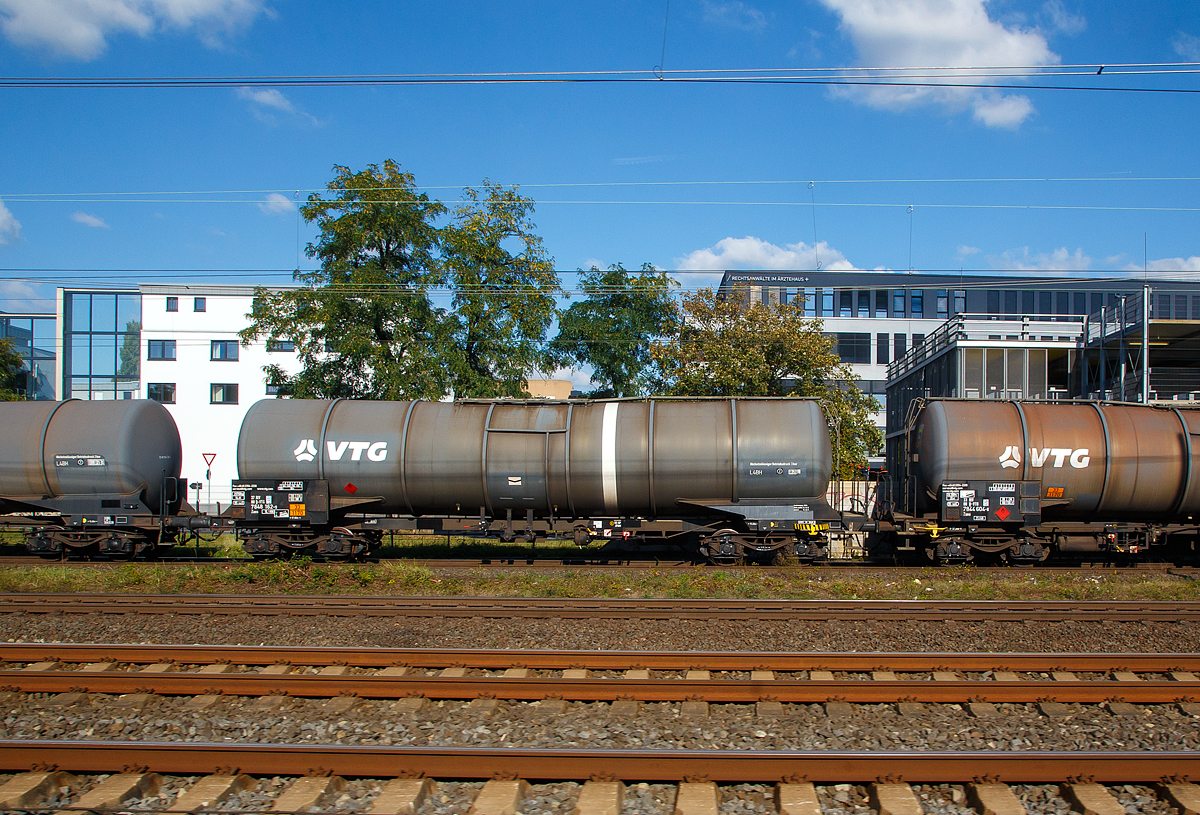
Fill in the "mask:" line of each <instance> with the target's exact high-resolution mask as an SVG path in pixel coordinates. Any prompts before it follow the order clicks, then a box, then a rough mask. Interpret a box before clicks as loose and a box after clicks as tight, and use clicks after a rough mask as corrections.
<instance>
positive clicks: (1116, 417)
mask: <svg viewBox="0 0 1200 815" xmlns="http://www.w3.org/2000/svg"><path fill="white" fill-rule="evenodd" d="M916 432H917V434H918V440H919V441H918V445H917V449H918V451H919V454H920V457H919V460H918V462H917V471H918V474H919V477H920V479H921V482H922V484H923V486H924V488H925V495H924V496H923V497H924V498H925V500H926V502H927V503H926V504H925V506H926V507H936V499H935V498H933V496H936V494H937V490H938V488H939V487H940V486H941V485H942V484H944V483H947V482H957V481H967V480H971V479H985V480H992V481H1017V480H1023V481H1030V480H1032V481H1040V482H1041V497H1042V499H1043V501H1044V502H1046V506H1045V508H1044V509H1043V514H1044V515H1045V517H1046V518H1048V519H1055V518H1057V519H1063V520H1092V519H1098V520H1108V519H1119V518H1140V519H1164V520H1165V519H1168V518H1175V517H1180V516H1187V515H1193V514H1200V410H1189V409H1186V408H1185V409H1178V408H1166V407H1153V406H1144V405H1106V404H1100V403H1077V404H1047V403H1041V402H1025V403H1022V402H998V401H991V400H964V401H934V402H931V403H929V404H928V405H927V406H926V407H925V409H924V410H923V411H922V413H921V415H920V417H919V418H918V419H917V426H916Z"/></svg>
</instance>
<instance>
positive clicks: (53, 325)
mask: <svg viewBox="0 0 1200 815" xmlns="http://www.w3.org/2000/svg"><path fill="white" fill-rule="evenodd" d="M57 323H58V321H57V320H56V319H55V317H54V315H53V314H4V313H0V340H11V341H12V345H13V350H14V351H16V352H17V354H18V355H20V357H21V363H22V365H21V373H20V374H18V375H17V394H18V395H19V396H22V397H24V398H26V399H31V400H34V401H44V400H53V399H54V398H55V387H54V386H55V382H56V378H55V376H56V370H57V364H56V363H57V358H58V355H57V354H56V353H55V347H56V346H57V344H58V326H57Z"/></svg>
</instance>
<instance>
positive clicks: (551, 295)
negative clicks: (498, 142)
mask: <svg viewBox="0 0 1200 815" xmlns="http://www.w3.org/2000/svg"><path fill="white" fill-rule="evenodd" d="M464 197H465V198H466V202H465V203H463V204H462V205H461V206H459V207H458V208H456V209H455V211H454V220H453V222H452V223H450V224H449V225H448V226H446V227H445V228H444V229H443V230H442V236H441V245H442V265H443V268H444V269H445V273H446V277H447V278H448V280H449V283H450V285H451V286H452V287H453V289H454V295H453V302H452V307H451V314H450V328H451V332H452V336H453V340H454V342H453V356H452V359H451V369H452V375H453V387H454V393H455V395H457V396H469V397H494V396H528V395H529V394H528V392H527V391H526V389H525V388H526V384H527V383H526V379H525V378H526V377H527V376H528V375H529V374H530V373H531V372H533V371H545V370H549V367H550V366H549V362H548V359H547V357H546V354H545V352H544V351H543V346H544V342H545V337H546V331H547V330H549V328H550V324H551V323H552V322H554V315H555V312H556V307H555V295H557V294H561V293H562V288H561V287H560V285H559V280H558V274H557V273H556V272H555V271H554V260H553V258H551V257H550V256H549V255H548V254H546V251H545V249H544V248H543V247H542V239H541V238H539V237H538V236H537V235H536V234H534V232H533V228H534V225H533V222H532V220H531V219H530V218H531V216H532V214H533V200H532V199H529V198H523V197H521V196H520V195H518V194H517V191H516V190H515V189H511V188H505V187H501V186H500V185H498V184H493V183H491V182H489V181H486V180H485V181H484V182H483V189H482V191H480V190H474V189H470V188H468V189H466V190H465V191H464ZM510 248H511V251H510ZM514 252H515V254H514Z"/></svg>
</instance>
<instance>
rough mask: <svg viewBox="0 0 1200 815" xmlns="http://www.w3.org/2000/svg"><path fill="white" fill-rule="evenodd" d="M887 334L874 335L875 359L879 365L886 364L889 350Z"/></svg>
mask: <svg viewBox="0 0 1200 815" xmlns="http://www.w3.org/2000/svg"><path fill="white" fill-rule="evenodd" d="M889 345H890V343H888V335H887V334H876V335H875V361H876V362H878V363H879V364H880V365H887V364H888V351H890V350H891V348H890V347H889Z"/></svg>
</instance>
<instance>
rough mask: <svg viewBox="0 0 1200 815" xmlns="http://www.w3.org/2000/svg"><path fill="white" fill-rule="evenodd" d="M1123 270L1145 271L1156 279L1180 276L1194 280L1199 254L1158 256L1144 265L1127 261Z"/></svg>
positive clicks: (1198, 265)
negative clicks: (1172, 256) (1171, 256)
mask: <svg viewBox="0 0 1200 815" xmlns="http://www.w3.org/2000/svg"><path fill="white" fill-rule="evenodd" d="M1124 270H1125V271H1126V272H1129V273H1130V274H1142V273H1144V272H1146V273H1148V274H1149V276H1150V277H1153V278H1158V279H1167V280H1170V279H1173V278H1182V279H1184V280H1195V275H1196V274H1197V273H1200V256H1197V255H1192V256H1191V257H1186V258H1183V257H1180V258H1158V259H1157V260H1152V261H1150V262H1149V263H1146V264H1145V265H1143V264H1142V263H1128V264H1126V265H1125V269H1124Z"/></svg>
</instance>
